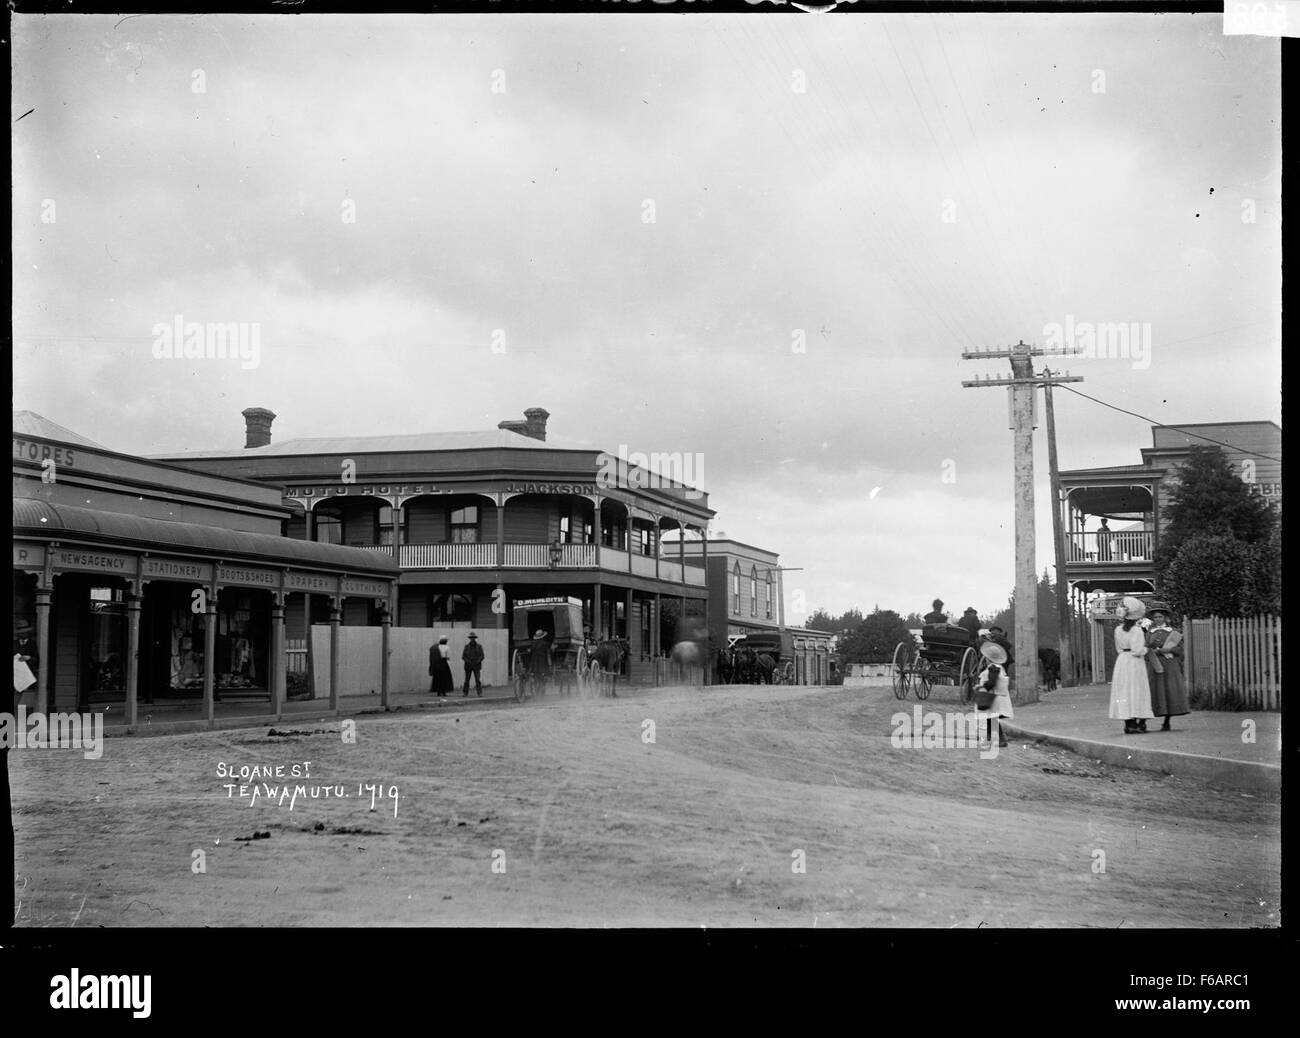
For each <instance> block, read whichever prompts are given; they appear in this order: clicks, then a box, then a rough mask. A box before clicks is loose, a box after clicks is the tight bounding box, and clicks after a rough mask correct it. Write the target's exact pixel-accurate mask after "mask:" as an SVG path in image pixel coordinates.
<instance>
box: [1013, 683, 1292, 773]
mask: <svg viewBox="0 0 1300 1038" xmlns="http://www.w3.org/2000/svg"><path fill="white" fill-rule="evenodd" d="M1109 705H1110V686H1108V685H1084V686H1082V687H1079V688H1060V689H1057V690H1056V691H1055V692H1043V693H1042V695H1041V699H1040V701H1039V702H1037V703H1025V704H1016V706H1015V717H1014V718H1013V719H1012V720H1009V721H1004V722H1003V725H1002V726H1003V728H1004V729H1005V730H1006V733H1007V736H1008V738H1012V739H1025V740H1029V741H1031V742H1039V743H1045V744H1048V745H1052V746H1061V747H1064V748H1065V749H1069V750H1072V751H1073V752H1075V753H1078V754H1080V755H1081V756H1085V757H1090V758H1092V759H1093V760H1100V761H1103V762H1105V763H1107V764H1113V765H1115V766H1117V767H1126V768H1139V769H1142V770H1144V771H1158V772H1161V773H1163V774H1166V775H1179V776H1182V777H1185V778H1194V779H1198V780H1200V781H1203V782H1205V783H1207V784H1209V785H1212V786H1231V787H1233V788H1236V789H1249V790H1255V791H1259V792H1277V791H1279V790H1280V789H1281V788H1282V715H1281V714H1280V713H1277V712H1270V711H1264V710H1253V711H1239V712H1235V713H1232V712H1226V711H1197V710H1194V711H1193V712H1192V713H1190V714H1184V715H1183V716H1182V717H1175V718H1173V719H1172V720H1171V721H1170V725H1171V730H1170V731H1168V732H1162V731H1160V725H1161V724H1162V723H1163V722H1164V719H1163V718H1156V719H1155V720H1154V721H1151V720H1149V721H1147V728H1148V729H1149V730H1148V732H1147V734H1145V735H1124V734H1123V731H1124V722H1123V721H1113V720H1111V719H1110V718H1109V717H1108V716H1107V711H1108V709H1109Z"/></svg>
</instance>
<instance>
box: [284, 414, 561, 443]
mask: <svg viewBox="0 0 1300 1038" xmlns="http://www.w3.org/2000/svg"><path fill="white" fill-rule="evenodd" d="M272 417H274V415H273V416H272ZM550 417H551V412H550V411H548V410H546V408H544V407H530V408H528V409H527V410H526V411H524V420H523V421H522V422H521V421H520V420H519V419H517V418H507V419H505V420H504V421H501V422H497V428H498V429H506V430H507V431H509V432H513V433H518V434H519V435H520V436H527V437H529V438H530V439H534V440H541V441H543V442H545V441H546V419H548V418H550Z"/></svg>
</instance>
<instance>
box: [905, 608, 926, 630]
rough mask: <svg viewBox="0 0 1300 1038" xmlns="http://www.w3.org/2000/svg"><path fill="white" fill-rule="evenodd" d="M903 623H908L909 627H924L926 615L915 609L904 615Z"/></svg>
mask: <svg viewBox="0 0 1300 1038" xmlns="http://www.w3.org/2000/svg"><path fill="white" fill-rule="evenodd" d="M903 623H905V624H907V626H908V627H912V628H919V627H924V626H925V617H923V616H922V615H921V614H920V613H918V612H916V611H915V610H913V611H912V612H910V613H908V614H907V615H906V616H905V617H903Z"/></svg>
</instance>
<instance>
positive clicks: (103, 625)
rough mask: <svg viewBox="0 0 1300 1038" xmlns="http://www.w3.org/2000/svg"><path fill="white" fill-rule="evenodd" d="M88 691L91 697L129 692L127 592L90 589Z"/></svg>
mask: <svg viewBox="0 0 1300 1038" xmlns="http://www.w3.org/2000/svg"><path fill="white" fill-rule="evenodd" d="M89 628H90V629H89V632H88V633H89V638H88V641H87V646H86V648H87V651H86V655H85V656H84V657H83V660H84V665H85V668H86V681H85V686H84V687H85V688H86V690H87V691H88V692H90V693H106V692H108V693H114V692H116V693H121V692H125V691H126V592H125V591H123V590H122V589H120V588H112V587H92V588H91V589H90V617H89Z"/></svg>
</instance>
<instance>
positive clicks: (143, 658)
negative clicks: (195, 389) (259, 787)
mask: <svg viewBox="0 0 1300 1038" xmlns="http://www.w3.org/2000/svg"><path fill="white" fill-rule="evenodd" d="M13 441H14V456H13V489H14V501H13V523H14V534H13V552H14V592H13V595H14V616H15V621H16V623H15V627H16V628H17V627H18V626H19V625H20V624H29V625H30V626H31V628H32V629H33V630H34V631H35V637H36V644H37V648H38V652H37V655H38V656H39V664H38V666H37V667H36V668H35V670H36V677H37V685H36V704H35V708H36V709H38V710H40V711H41V712H50V711H65V712H66V711H73V710H77V711H85V710H103V711H105V712H106V713H107V715H108V719H107V721H106V723H108V724H126V725H135V724H136V723H137V715H138V706H139V704H140V703H141V702H142V701H143V702H147V703H153V702H173V703H175V702H183V701H185V700H192V701H193V702H194V704H195V705H196V706H197V707H200V708H201V716H202V717H203V718H205V719H206V720H207V721H208V722H209V723H211V722H212V721H213V719H214V716H215V705H214V704H215V703H216V701H217V699H219V698H223V697H226V696H230V697H232V698H233V697H244V696H252V697H257V698H266V699H268V700H269V702H270V704H271V707H270V709H271V713H272V714H277V715H278V714H279V712H280V708H281V706H282V704H283V702H284V699H285V695H286V691H287V663H286V658H287V640H286V639H287V630H286V628H287V626H288V618H290V617H294V616H301V615H303V613H304V611H305V610H308V609H312V608H313V605H312V604H314V608H315V609H316V610H318V611H319V615H322V616H323V617H324V619H325V622H326V623H330V624H332V625H333V627H334V629H337V627H338V626H339V625H340V624H341V623H343V622H348V623H361V624H375V625H383V626H384V627H385V631H386V630H387V624H388V623H389V622H390V606H391V603H392V602H393V601H394V600H395V589H396V576H397V564H396V563H395V562H394V560H393V559H392V558H391V557H389V556H386V555H382V554H378V555H377V554H373V553H370V552H365V551H359V550H357V549H355V548H350V547H346V546H343V545H339V544H323V543H306V542H303V541H302V540H290V539H289V538H287V537H285V536H284V535H283V534H284V528H285V526H286V525H287V524H289V523H290V522H291V520H292V518H293V510H292V509H291V508H289V507H288V506H286V505H285V504H284V502H283V501H282V499H281V495H280V493H279V491H278V490H276V489H275V488H273V487H268V486H266V485H265V484H262V483H256V482H252V481H249V480H244V479H239V478H235V477H232V476H228V475H223V474H218V473H204V472H198V471H194V470H192V469H187V468H181V467H179V466H176V465H172V464H168V463H166V462H162V461H157V460H149V459H145V458H139V457H134V456H131V455H127V454H120V453H117V452H115V451H111V450H108V449H107V448H105V447H102V446H100V445H99V444H97V443H94V442H92V441H90V440H88V439H86V438H85V437H83V436H80V435H78V434H77V433H75V432H73V431H71V430H69V429H66V428H64V427H63V426H60V425H57V424H55V423H54V422H51V421H49V420H48V419H45V418H43V417H41V416H40V415H37V414H34V413H32V412H30V411H21V412H16V413H15V414H14V430H13ZM345 616H346V617H348V619H347V620H346V621H344V617H345ZM376 679H377V680H376V684H379V683H380V676H378V675H377V676H376ZM337 696H338V687H337V681H333V682H331V703H330V706H331V708H336V707H337ZM386 696H387V689H385V697H386ZM27 702H28V704H29V705H30V703H31V701H30V700H27Z"/></svg>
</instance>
